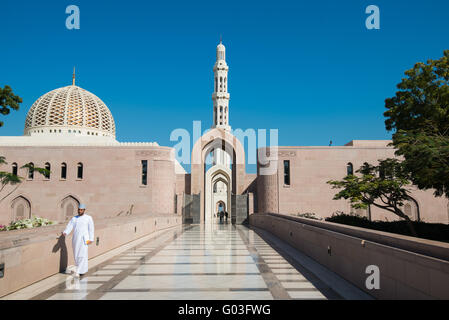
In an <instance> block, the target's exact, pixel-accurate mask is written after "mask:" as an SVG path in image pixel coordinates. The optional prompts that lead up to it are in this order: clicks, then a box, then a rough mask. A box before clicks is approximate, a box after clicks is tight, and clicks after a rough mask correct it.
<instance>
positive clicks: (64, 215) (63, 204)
mask: <svg viewBox="0 0 449 320" xmlns="http://www.w3.org/2000/svg"><path fill="white" fill-rule="evenodd" d="M80 203H81V202H80V200H79V198H78V197H76V196H74V195H71V194H69V195H66V196H65V197H64V198H62V200H61V201H60V213H59V220H60V221H67V220H70V219H71V218H72V217H73V216H75V215H76V213H77V212H78V211H77V209H78V205H79V204H80Z"/></svg>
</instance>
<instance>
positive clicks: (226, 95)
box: [212, 92, 231, 100]
mask: <svg viewBox="0 0 449 320" xmlns="http://www.w3.org/2000/svg"><path fill="white" fill-rule="evenodd" d="M230 97H231V95H230V94H229V93H228V92H214V93H212V100H215V99H227V100H229V98H230Z"/></svg>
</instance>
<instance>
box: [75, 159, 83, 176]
mask: <svg viewBox="0 0 449 320" xmlns="http://www.w3.org/2000/svg"><path fill="white" fill-rule="evenodd" d="M76 178H77V179H82V178H83V164H82V163H81V162H79V163H78V165H77V172H76Z"/></svg>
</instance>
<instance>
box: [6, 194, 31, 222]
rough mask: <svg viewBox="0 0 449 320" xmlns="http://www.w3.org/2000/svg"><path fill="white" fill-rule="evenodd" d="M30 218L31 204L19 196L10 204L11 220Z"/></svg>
mask: <svg viewBox="0 0 449 320" xmlns="http://www.w3.org/2000/svg"><path fill="white" fill-rule="evenodd" d="M30 217H31V204H30V202H29V201H28V199H26V198H25V197H22V196H19V197H17V198H15V199H14V200H13V201H12V202H11V220H12V221H16V220H20V219H28V218H30Z"/></svg>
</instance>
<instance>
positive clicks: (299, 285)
mask: <svg viewBox="0 0 449 320" xmlns="http://www.w3.org/2000/svg"><path fill="white" fill-rule="evenodd" d="M286 257H287V259H288V255H285V254H283V253H282V252H280V250H279V248H278V249H277V250H276V249H274V248H273V247H272V246H271V245H270V244H268V243H267V242H266V241H265V240H264V239H262V238H261V237H260V236H259V235H258V234H257V233H256V232H254V231H253V230H251V229H249V228H247V227H245V226H233V225H231V224H215V225H207V226H206V225H193V226H183V227H182V228H175V229H169V230H167V231H165V232H163V233H161V234H160V235H159V236H157V237H155V238H154V239H150V240H148V241H145V242H143V243H140V244H137V245H135V246H134V247H130V248H129V249H127V250H126V251H123V252H121V253H119V254H117V255H115V256H113V257H111V258H109V259H107V260H105V261H104V262H102V263H99V264H98V265H96V266H94V267H91V268H90V270H89V272H88V273H87V274H86V275H85V276H84V277H82V278H81V279H77V278H74V277H73V276H71V275H59V276H62V277H64V278H65V281H63V282H61V283H58V284H57V285H54V286H53V287H51V288H49V289H46V290H43V291H42V292H39V293H36V294H34V295H33V296H32V297H31V299H57V300H74V299H88V300H98V299H106V300H110V299H126V300H130V299H133V300H135V299H164V300H169V299H187V300H197V299H198V300H201V299H208V300H221V299H229V300H239V299H249V300H253V299H254V300H268V299H341V296H339V295H338V294H337V293H336V292H335V291H333V290H332V289H330V288H329V287H328V286H326V285H325V284H324V283H322V282H321V281H320V280H319V279H318V278H317V277H314V276H313V274H312V273H310V272H308V271H307V270H301V269H300V268H298V266H296V267H295V266H293V265H292V264H291V263H293V262H292V261H290V262H289V261H288V260H287V259H286ZM289 260H290V259H289ZM293 264H294V263H293ZM298 269H299V270H301V271H299V270H298Z"/></svg>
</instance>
